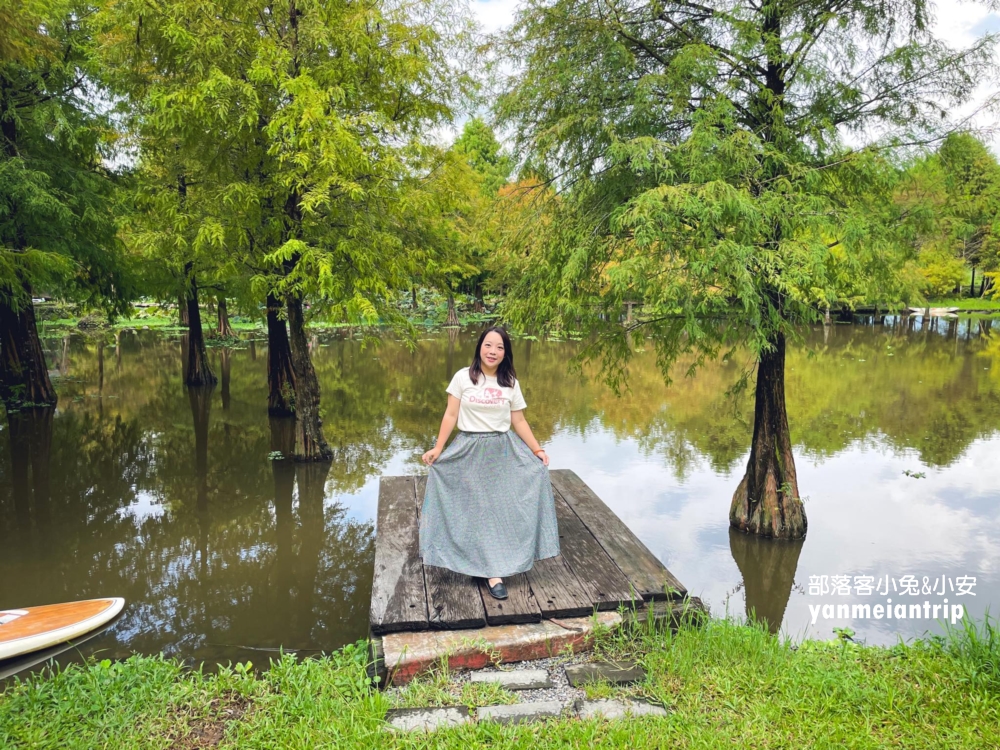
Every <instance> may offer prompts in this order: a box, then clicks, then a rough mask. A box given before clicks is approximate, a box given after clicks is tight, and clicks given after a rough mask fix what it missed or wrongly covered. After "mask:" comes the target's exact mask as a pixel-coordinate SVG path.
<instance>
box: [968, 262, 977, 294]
mask: <svg viewBox="0 0 1000 750" xmlns="http://www.w3.org/2000/svg"><path fill="white" fill-rule="evenodd" d="M975 293H976V267H975V266H973V267H972V281H970V282H969V296H970V297H972V296H974V295H975Z"/></svg>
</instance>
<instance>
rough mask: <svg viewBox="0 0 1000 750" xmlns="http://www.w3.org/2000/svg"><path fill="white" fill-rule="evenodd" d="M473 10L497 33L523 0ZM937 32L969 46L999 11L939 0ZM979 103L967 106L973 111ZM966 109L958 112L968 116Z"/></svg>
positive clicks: (501, 0) (994, 84) (993, 84)
mask: <svg viewBox="0 0 1000 750" xmlns="http://www.w3.org/2000/svg"><path fill="white" fill-rule="evenodd" d="M470 2H471V6H472V10H473V12H474V13H475V15H476V17H477V18H478V19H479V22H480V23H481V24H482V27H483V29H484V31H486V32H495V31H499V30H500V29H503V28H505V27H507V26H509V25H510V24H511V22H512V21H513V18H514V13H515V11H516V10H517V6H518V4H519V3H520V0H470ZM931 15H932V18H933V29H934V34H935V36H936V37H938V38H939V39H941V40H943V41H944V42H946V43H947V44H949V45H950V46H952V47H968V46H969V45H970V44H972V43H973V42H974V41H975V40H976V39H977V38H978V37H980V36H982V35H983V34H986V33H989V32H998V31H1000V13H997V12H993V11H991V10H990V9H989V8H987V7H985V5H984V4H982V3H975V2H961V1H960V0H940V1H939V2H936V3H933V4H932V8H931ZM998 87H1000V81H984V82H983V84H982V85H981V86H980V87H979V90H978V92H977V102H978V103H981V102H983V101H985V100H986V99H987V97H989V96H990V95H991V94H993V93H995V92H996V91H997V89H998ZM978 103H974V104H972V105H971V106H970V107H969V108H967V112H971V111H974V110H975V109H976V108H977V106H978ZM967 112H961V113H955V114H956V115H958V116H965V115H966V114H967ZM994 120H996V115H995V114H987V113H983V114H981V115H979V117H978V118H977V119H976V120H974V125H976V126H977V127H991V126H993V125H994ZM987 140H988V141H990V145H991V146H992V148H993V151H994V152H995V153H997V154H998V155H1000V134H998V135H994V136H993V137H992V138H991V139H990V138H987Z"/></svg>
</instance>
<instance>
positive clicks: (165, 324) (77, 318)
mask: <svg viewBox="0 0 1000 750" xmlns="http://www.w3.org/2000/svg"><path fill="white" fill-rule="evenodd" d="M494 302H495V301H494V300H491V304H490V305H489V307H490V308H491V309H492V307H493V304H492V303H494ZM455 304H456V310H457V313H458V320H459V323H461V324H462V325H469V324H471V323H477V322H482V321H486V320H491V319H492V317H493V316H492V313H487V312H476V311H475V300H474V299H473V298H472V297H471V296H468V295H456V298H455ZM399 310H400V312H402V313H403V315H404V316H405V317H406V318H407V319H408V320H409V321H410V323H412V324H413V325H415V326H417V327H418V328H429V329H433V328H440V327H441V326H443V325H444V323H445V322H446V320H447V317H448V299H447V297H445V296H444V295H442V294H440V293H437V292H435V291H433V290H421V291H420V293H419V294H418V295H417V305H416V306H415V307H414V306H413V304H412V300H411V299H410V297H409V295H406V296H405V297H400V300H399ZM244 312H247V311H244ZM257 312H258V313H259V314H258V315H256V316H255V315H253V314H252V311H250V313H248V314H245V315H241V314H240V313H239V311H238V310H237V309H235V308H233V309H231V310H230V318H229V322H230V325H231V326H232V327H233V330H234V331H236V332H237V333H238V334H239V333H252V332H257V333H260V334H262V335H263V333H264V331H265V325H264V318H263V310H262V309H261V310H258V311H257ZM35 315H36V317H37V319H38V320H39V322H40V324H41V328H42V331H43V334H44V332H48V333H49V334H50V335H56V334H59V333H61V332H64V331H66V330H67V329H109V330H118V329H139V330H144V329H151V330H158V331H163V332H175V333H181V332H183V331H186V330H187V326H185V325H181V324H180V322H179V321H178V316H177V309H176V308H175V307H174V306H172V305H163V306H160V305H155V304H148V305H144V306H142V307H136V308H134V309H133V310H132V314H131V315H129V316H128V317H123V318H118V319H116V320H115V322H114V323H110V322H109V321H108V319H107V318H106V317H105V316H104V315H103V314H102V313H100V312H94V311H90V312H86V313H85V312H84V311H82V310H80V309H79V308H78V307H77V306H76V305H73V304H69V303H62V302H46V303H40V304H36V305H35ZM201 315H202V327H203V328H204V329H205V332H206V334H208V333H211V332H212V331H214V330H215V326H216V317H215V312H214V310H213V309H210V308H209V307H208V306H207V305H205V306H203V307H202V313H201ZM309 327H310V328H312V329H314V330H323V329H333V328H348V327H349V326H348V325H347V324H346V323H330V322H325V321H322V320H317V321H311V322H310V324H309Z"/></svg>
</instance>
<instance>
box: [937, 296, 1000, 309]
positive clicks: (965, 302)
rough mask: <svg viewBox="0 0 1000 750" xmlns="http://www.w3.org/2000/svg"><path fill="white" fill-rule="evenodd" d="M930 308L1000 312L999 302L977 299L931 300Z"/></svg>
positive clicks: (952, 298)
mask: <svg viewBox="0 0 1000 750" xmlns="http://www.w3.org/2000/svg"><path fill="white" fill-rule="evenodd" d="M930 306H931V307H957V308H959V309H960V310H997V311H1000V300H994V299H988V298H985V297H984V298H979V297H949V298H947V299H936V300H931V302H930Z"/></svg>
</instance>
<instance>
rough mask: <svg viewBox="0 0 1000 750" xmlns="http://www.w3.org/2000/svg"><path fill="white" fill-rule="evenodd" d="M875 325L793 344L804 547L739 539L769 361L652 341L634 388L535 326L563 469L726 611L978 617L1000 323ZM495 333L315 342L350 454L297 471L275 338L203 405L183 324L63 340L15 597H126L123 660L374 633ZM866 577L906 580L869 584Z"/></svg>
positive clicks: (23, 510)
mask: <svg viewBox="0 0 1000 750" xmlns="http://www.w3.org/2000/svg"><path fill="white" fill-rule="evenodd" d="M870 323H872V321H871V320H868V321H863V320H859V322H856V323H855V324H852V325H835V326H832V327H828V328H827V329H823V328H822V327H818V328H816V329H814V330H805V331H803V332H802V335H801V337H800V340H798V341H796V342H794V343H792V344H791V345H790V348H789V353H788V360H787V365H788V370H787V382H786V389H787V397H788V409H789V419H790V424H791V430H792V438H793V443H794V448H795V455H796V466H797V470H798V478H799V489H800V492H801V493H802V495H803V497H804V498H805V507H806V513H807V515H808V521H809V531H808V534H807V536H806V538H805V540H804V541H800V542H775V541H767V540H759V539H754V538H751V537H747V536H744V535H742V534H739V533H737V532H733V531H731V530H730V528H729V524H728V511H729V503H730V499H731V497H732V493H733V491H734V489H735V488H736V486H737V484H738V483H739V480H740V478H741V476H742V474H743V471H744V468H745V464H746V460H747V456H748V451H749V444H750V435H751V431H752V414H753V412H752V402H751V400H750V398H749V395H750V394H747V393H744V394H742V395H739V396H730V395H728V393H729V391H730V389H731V387H732V385H733V384H734V383H736V382H737V381H738V379H739V378H740V375H741V373H742V372H743V370H744V368H745V367H746V366H747V364H748V362H747V358H746V357H745V356H742V357H741V356H739V355H737V356H734V357H732V358H731V359H730V360H729V361H728V362H713V363H709V364H706V365H705V366H704V367H702V368H701V369H699V370H698V371H697V373H696V374H695V375H694V376H693V377H687V376H686V374H685V371H686V370H687V366H688V365H689V364H690V362H686V361H683V362H679V363H678V364H677V366H676V367H675V368H674V370H673V373H672V374H673V382H672V383H671V384H670V385H669V386H667V385H664V381H663V377H662V375H661V373H660V371H659V370H658V368H657V366H656V363H655V354H654V352H653V351H652V346H651V345H650V344H651V343H652V342H648V341H647V342H643V341H642V340H641V339H636V340H635V341H634V342H633V343H634V345H635V347H636V348H637V349H638V350H640V351H638V352H637V354H636V357H635V359H634V360H633V362H632V365H631V368H630V379H629V384H630V387H631V390H630V392H628V393H626V394H624V395H622V396H621V397H617V396H615V395H614V394H613V393H612V392H611V391H610V390H609V389H608V388H606V387H604V386H603V385H601V384H600V383H599V382H598V379H597V377H596V371H594V370H592V369H590V368H584V370H583V371H582V372H576V371H574V370H572V369H571V368H570V367H569V362H570V360H571V359H572V357H573V355H574V354H575V353H576V352H577V351H578V350H579V346H580V344H579V343H578V342H574V341H517V340H515V342H514V350H515V355H516V357H515V364H516V367H517V370H518V374H519V377H520V379H521V381H522V385H523V390H524V393H525V398H526V400H527V403H528V409H527V410H526V412H525V413H526V416H527V417H528V420H529V422H530V424H531V425H532V428H533V430H534V432H535V435H536V436H537V437H538V438H539V439H540V440H541V441H542V443H543V445H545V446H546V449H547V451H548V453H549V455H550V457H551V461H552V463H551V466H552V468H568V469H572V470H573V471H575V472H576V473H577V474H578V475H579V476H580V477H581V478H582V479H583V480H584V481H585V482H586V483H587V484H589V485H590V486H591V487H592V488H593V489H594V490H595V491H596V492H597V493H598V495H600V497H601V498H603V499H604V501H605V502H606V503H607V504H608V505H609V506H610V507H611V508H612V510H614V511H615V512H616V513H617V514H618V515H619V516H620V517H621V518H622V519H623V520H624V521H625V523H627V524H628V525H629V527H630V528H631V529H632V530H633V531H634V532H635V533H636V534H637V535H638V536H639V538H640V539H642V541H643V542H644V543H645V544H646V545H647V546H648V547H649V548H650V549H651V550H652V551H653V552H654V553H655V554H656V555H657V556H658V557H659V558H660V559H661V560H662V561H663V562H664V563H665V564H666V565H667V567H668V568H670V570H671V571H672V572H673V573H674V574H675V575H676V576H677V577H678V578H679V579H680V580H681V581H682V582H683V583H684V584H685V585H686V586H687V587H688V589H689V591H690V592H691V593H692V594H695V595H698V596H700V597H702V598H703V599H704V600H705V602H706V603H707V604H709V605H710V607H711V609H712V611H713V613H714V614H717V615H725V614H727V613H728V614H729V615H731V616H734V617H739V618H743V617H745V616H746V614H745V613H746V612H747V610H748V608H752V609H753V611H754V612H756V613H757V614H758V615H759V616H761V617H763V618H764V619H765V620H766V621H767V622H768V623H769V625H770V626H771V628H772V630H776V631H777V630H779V629H780V631H781V632H783V633H785V634H787V635H789V636H791V637H793V638H796V639H798V638H803V637H815V638H824V639H826V638H830V637H833V629H834V628H836V627H850V628H851V629H852V630H853V631H854V632H855V638H856V639H860V640H864V641H867V642H868V643H880V644H890V643H894V642H896V641H897V640H898V639H899V638H903V639H909V638H912V637H914V636H919V635H921V634H922V633H924V632H926V631H928V630H931V631H933V632H939V631H940V626H939V625H937V624H936V623H935V622H934V621H933V619H920V620H917V619H908V618H907V619H899V618H893V619H880V620H877V619H874V618H869V619H861V618H854V619H852V618H851V617H847V618H844V617H832V618H827V617H824V616H822V614H819V615H816V614H813V612H814V611H815V612H820V613H822V610H821V609H820V608H821V607H822V605H824V604H831V605H837V604H843V603H848V604H855V603H871V604H874V603H877V602H881V601H884V599H885V598H886V595H887V596H888V597H893V596H895V599H894V601H895V602H896V603H899V602H904V603H907V604H910V603H921V604H922V603H923V602H924V601H925V600H927V601H929V602H930V603H931V604H936V603H941V602H943V600H944V598H948V599H949V602H951V603H955V602H959V603H962V604H964V605H966V608H967V610H968V612H969V614H970V615H972V616H976V617H981V616H982V614H983V613H984V612H985V611H987V609H988V608H989V607H990V605H991V604H993V605H996V604H997V603H1000V333H997V334H993V333H992V331H991V330H990V322H989V321H981V320H975V319H973V320H969V319H963V320H961V321H955V320H952V321H948V320H944V319H931V321H929V322H928V323H927V324H924V322H923V321H922V320H921V319H920V318H914V319H895V318H891V317H890V318H886V319H885V322H884V324H879V325H873V324H870ZM475 337H476V332H475V331H471V330H467V331H463V332H460V333H459V332H457V331H453V332H451V334H449V333H435V334H429V335H426V336H425V337H424V338H423V339H422V340H420V341H419V342H418V343H417V347H416V349H415V350H413V351H409V350H408V349H407V348H406V347H404V346H403V345H402V344H401V343H399V342H395V341H385V342H384V343H383V344H382V345H381V346H379V347H377V348H373V347H368V348H362V346H361V344H360V342H358V341H355V340H351V339H346V338H344V337H343V336H335V335H332V334H331V335H329V336H327V335H324V334H319V335H315V336H313V339H312V345H313V357H314V360H315V363H316V368H317V373H318V375H319V380H320V384H321V388H322V395H323V411H324V420H325V430H326V436H327V438H328V440H329V442H330V444H331V445H332V446H333V448H334V451H335V458H334V461H333V463H332V464H331V465H329V466H316V465H297V466H296V465H294V464H291V463H290V462H288V461H281V460H271V458H272V457H273V455H272V451H274V450H275V448H276V446H280V445H281V444H282V442H281V441H282V440H283V436H284V435H285V434H286V432H285V431H286V430H287V423H286V422H283V421H281V420H269V419H268V417H267V413H266V404H267V384H266V370H265V366H266V345H265V343H264V342H262V341H256V342H252V343H251V342H245V343H244V344H242V345H241V346H240V347H238V348H212V349H210V358H211V361H212V366H213V368H214V370H215V372H216V374H217V375H220V379H221V381H222V382H221V383H220V385H219V386H217V387H215V388H214V389H212V390H211V391H192V392H190V393H189V392H188V391H187V390H186V389H185V388H184V387H183V385H182V384H181V350H182V345H183V343H182V340H181V338H180V337H177V336H169V335H164V334H161V333H157V332H153V331H142V330H139V331H129V330H126V331H122V332H121V333H119V334H117V335H116V334H115V333H113V332H106V333H104V334H87V335H84V334H81V333H73V334H70V335H65V336H63V335H61V334H59V335H56V336H47V337H46V338H45V339H44V344H45V348H46V356H47V361H48V363H49V366H50V367H51V368H52V371H51V372H52V375H53V377H54V379H55V382H56V386H57V389H58V391H59V396H60V401H59V408H58V410H57V411H56V413H55V414H54V415H53V414H51V413H49V414H48V416H41V417H39V416H36V415H33V414H31V413H22V414H16V415H8V416H7V418H6V419H5V420H4V422H3V425H2V428H0V550H2V551H3V552H2V554H0V581H2V586H0V609H5V608H14V607H25V606H32V605H38V604H46V603H52V602H59V601H71V600H75V599H84V598H91V597H99V596H123V597H125V598H126V600H127V606H126V611H125V614H124V616H123V617H122V618H121V619H119V620H118V621H117V622H116V624H115V625H114V626H113V627H112V628H111V629H109V630H108V631H106V632H105V633H103V634H101V635H100V636H98V637H97V638H95V639H93V640H91V641H89V642H87V643H86V644H85V645H84V646H83V647H82V649H81V651H82V652H83V653H84V654H99V655H100V656H101V657H102V658H103V657H108V658H119V657H124V656H126V655H128V654H129V653H132V652H136V651H137V652H142V653H159V652H163V653H165V654H167V655H169V656H175V657H179V658H183V659H189V660H193V661H205V662H206V663H207V664H208V665H209V666H211V665H213V664H215V663H218V662H226V661H229V660H240V661H245V660H248V659H250V660H253V661H254V662H255V663H257V664H263V663H266V661H267V658H268V656H269V655H271V653H272V652H271V651H269V650H270V649H277V648H285V649H296V650H299V651H300V653H302V654H310V653H315V652H319V651H322V650H330V649H334V648H337V647H339V646H342V645H344V644H346V643H349V642H352V641H355V640H357V639H359V638H364V637H365V636H366V635H367V625H368V602H369V596H370V593H371V579H372V565H373V555H374V533H375V529H374V521H375V516H376V505H377V498H378V482H379V476H380V475H394V474H406V473H418V472H422V471H423V470H424V467H423V466H422V464H421V463H420V461H419V456H420V454H421V453H423V452H424V451H425V450H427V449H428V448H429V447H431V444H432V442H433V439H434V436H435V434H436V432H437V429H438V426H439V424H440V419H441V415H442V412H443V410H444V406H445V400H446V396H445V393H444V388H445V386H446V385H447V383H448V381H449V379H450V377H451V375H452V374H453V373H454V371H455V370H457V369H458V368H460V367H462V366H465V365H467V364H468V363H469V360H470V359H471V350H472V347H473V346H474V342H475ZM643 348H645V349H647V351H641V350H642V349H643ZM751 392H752V389H751ZM824 576H825V577H826V578H825V579H824V578H823V577H824ZM835 576H846V578H834V577H835ZM863 576H867V577H870V578H871V579H872V581H871V582H869V583H870V585H871V586H872V587H874V586H875V585H876V584H875V583H874V581H876V580H877V581H878V582H879V585H882V584H884V585H885V587H886V594H885V595H880V593H881V592H880V591H878V590H876V591H873V592H872V593H869V594H865V593H864V592H863V591H862V590H861V589H860V588H859V580H858V577H863ZM904 576H914V577H915V580H916V581H917V584H918V589H919V595H912V594H907V593H906V592H905V589H906V584H907V583H912V582H913V579H906V578H904ZM973 577H974V578H975V583H974V584H972V583H971V582H970V580H971V578H973ZM845 581H846V582H848V584H849V588H850V590H849V591H848V590H846V589H845V588H844V585H845ZM866 581H867V579H866V578H860V585H864V584H865V582H866ZM956 582H960V583H962V582H964V584H963V585H960V586H958V587H956V586H955V584H956ZM824 586H826V587H827V589H828V590H824V588H823V587H824ZM936 586H943V590H942V591H938V590H937V589H936V588H935V587H936ZM949 586H951V589H950V590H949V588H948V587H949ZM911 588H912V587H911ZM963 589H964V591H966V592H967V593H959V592H960V590H963ZM811 606H812V607H815V608H817V609H816V610H811V609H810V607H811ZM996 609H997V607H996V606H993V610H994V611H995V610H996ZM834 612H836V610H834ZM814 619H815V622H813V620H814ZM77 656H78V655H77ZM66 658H76V657H66Z"/></svg>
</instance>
